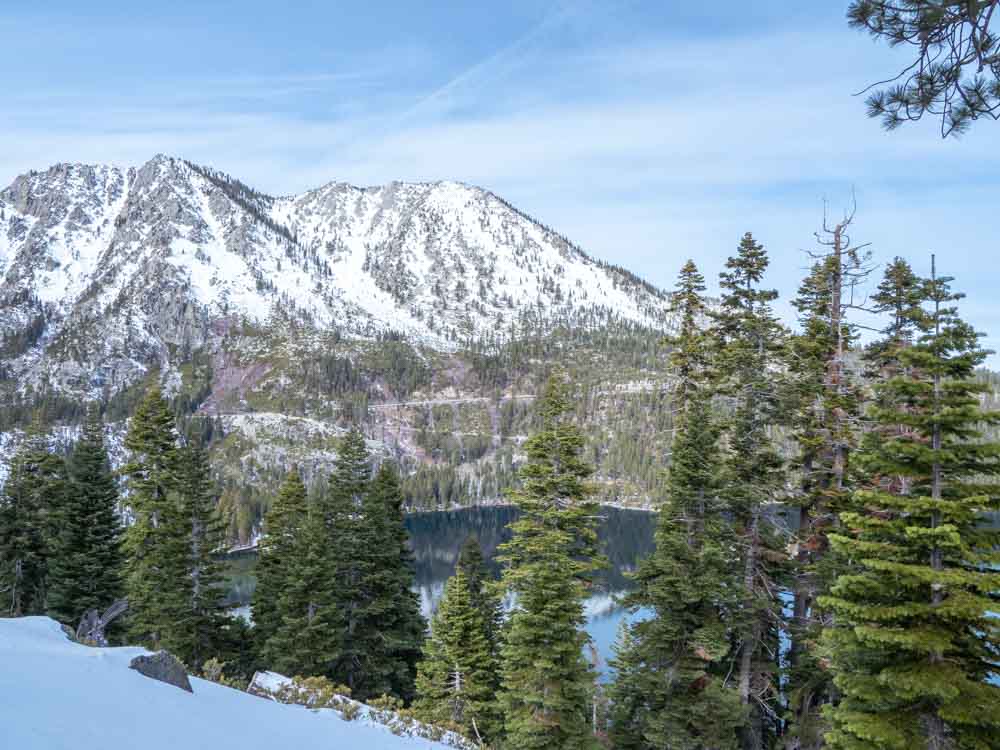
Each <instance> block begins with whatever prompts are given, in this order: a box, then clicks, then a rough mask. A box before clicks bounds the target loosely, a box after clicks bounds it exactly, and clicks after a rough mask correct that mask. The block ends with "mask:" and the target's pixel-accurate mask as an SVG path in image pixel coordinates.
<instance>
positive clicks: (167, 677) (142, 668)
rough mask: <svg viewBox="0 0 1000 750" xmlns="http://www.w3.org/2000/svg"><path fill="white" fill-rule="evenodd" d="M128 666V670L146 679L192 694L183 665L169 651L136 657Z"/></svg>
mask: <svg viewBox="0 0 1000 750" xmlns="http://www.w3.org/2000/svg"><path fill="white" fill-rule="evenodd" d="M128 666H129V669H134V670H135V671H136V672H138V673H139V674H141V675H144V676H146V677H150V678H152V679H154V680H159V681H160V682H165V683H167V684H168V685H173V686H174V687H179V688H180V689H181V690H187V691H188V692H189V693H193V692H194V691H193V690H192V689H191V681H190V680H189V679H188V676H187V670H185V669H184V665H183V664H181V663H180V660H178V658H177V657H176V656H174V655H173V654H171V653H170V652H169V651H157V652H156V653H155V654H152V655H151V656H137V657H135V658H134V659H133V660H132V661H131V662H129V665H128Z"/></svg>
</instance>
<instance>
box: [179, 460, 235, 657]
mask: <svg viewBox="0 0 1000 750" xmlns="http://www.w3.org/2000/svg"><path fill="white" fill-rule="evenodd" d="M177 478H178V486H177V491H178V496H179V508H178V511H179V512H177V513H176V514H175V515H174V516H172V517H171V518H170V519H169V521H168V526H170V527H171V529H172V533H173V534H174V535H175V540H174V541H173V543H172V545H171V546H176V547H178V548H179V554H178V557H177V560H176V565H175V567H176V568H177V570H178V574H179V575H180V576H181V580H182V581H183V582H184V585H183V587H181V588H180V589H179V591H180V592H181V593H182V597H181V598H180V599H179V600H178V601H177V602H176V603H171V604H172V608H174V609H175V611H176V614H175V620H174V622H173V624H172V626H171V628H170V630H169V631H168V634H167V635H165V637H164V645H166V646H167V648H169V649H170V650H171V651H172V652H173V653H174V654H175V655H176V656H177V657H178V658H180V659H181V660H182V661H183V662H184V663H185V664H187V665H188V666H190V667H192V668H194V669H200V668H201V665H202V664H203V663H204V662H205V661H206V660H207V659H209V658H211V657H213V656H217V655H218V654H220V653H222V652H223V651H224V650H225V648H226V638H225V624H226V619H227V618H226V615H225V605H224V595H225V589H224V587H223V585H222V577H223V576H222V567H221V564H220V563H219V561H218V560H217V559H216V558H215V557H214V554H213V553H215V552H216V551H217V550H218V549H219V548H220V547H221V545H222V538H223V534H222V522H221V519H220V518H219V516H218V514H217V512H216V496H217V495H216V489H215V486H214V482H213V481H212V477H211V469H210V467H209V463H208V454H207V453H206V452H205V450H204V449H203V448H202V447H200V446H197V445H192V444H188V445H185V446H184V447H183V448H181V449H180V451H179V452H178V472H177Z"/></svg>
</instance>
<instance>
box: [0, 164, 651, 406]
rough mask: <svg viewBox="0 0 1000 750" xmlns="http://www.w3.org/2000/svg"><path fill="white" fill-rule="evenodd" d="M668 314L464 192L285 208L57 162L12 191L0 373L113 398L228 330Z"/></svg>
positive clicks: (381, 330)
mask: <svg viewBox="0 0 1000 750" xmlns="http://www.w3.org/2000/svg"><path fill="white" fill-rule="evenodd" d="M665 311H666V300H665V297H664V295H663V294H662V293H661V292H659V291H658V290H656V289H654V288H653V287H650V286H649V285H647V284H645V283H644V282H642V281H641V280H640V279H638V278H636V277H634V276H632V275H631V274H629V273H628V272H626V271H624V270H622V269H619V268H616V267H612V266H608V265H606V264H602V263H598V262H596V261H594V260H593V259H591V258H589V257H588V256H587V255H586V254H584V253H583V251H582V250H580V249H579V248H577V247H576V246H574V245H572V244H571V243H570V242H569V241H568V240H566V239H565V238H564V237H562V236H560V235H559V234H557V233H555V232H554V231H552V230H551V229H549V228H548V227H546V226H544V225H542V224H540V223H538V222H536V221H534V220H533V219H531V218H530V217H528V216H526V215H525V214H523V213H521V212H519V211H517V210H516V209H514V208H513V207H512V206H510V205H509V204H507V203H506V202H505V201H503V200H502V199H500V198H499V197H497V196H496V195H494V194H493V193H490V192H489V191H486V190H482V189H480V188H476V187H473V186H469V185H463V184H459V183H454V182H437V183H398V182H395V183H391V184H389V185H386V186H382V187H372V188H359V187H354V186H352V185H346V184H343V183H330V184H328V185H326V186H324V187H322V188H318V189H316V190H312V191H309V192H307V193H303V194H301V195H297V196H291V197H287V198H273V197H271V196H268V195H265V194H263V193H259V192H257V191H254V190H252V189H251V188H249V187H248V186H246V185H244V184H242V183H240V182H239V181H237V180H235V179H233V178H231V177H229V176H228V175H223V174H221V173H218V172H214V171H212V170H209V169H206V168H203V167H199V166H198V165H195V164H191V163H189V162H186V161H183V160H181V159H174V158H170V157H166V156H157V157H155V158H154V159H152V160H150V161H149V162H147V163H146V164H144V165H142V166H141V167H138V168H131V169H127V170H123V169H119V168H116V167H108V166H87V165H81V164H59V165H56V166H54V167H52V168H50V169H48V170H46V171H44V172H32V173H29V174H26V175H22V176H21V177H18V178H17V179H16V180H15V181H14V182H13V184H11V185H10V186H9V187H8V188H6V189H0V367H2V368H3V370H2V372H3V373H5V377H6V379H7V380H9V381H17V382H18V384H19V386H18V387H19V388H20V389H23V388H26V387H28V386H32V387H35V388H45V389H54V390H56V391H61V392H63V393H67V394H72V395H73V396H75V397H79V396H86V397H89V398H97V397H100V395H101V394H102V393H107V391H109V390H110V391H111V392H112V393H113V392H115V391H118V390H120V389H121V388H123V387H125V386H127V385H128V384H130V383H132V382H135V381H136V380H137V379H140V378H141V377H142V376H143V375H144V374H145V373H146V372H148V371H149V370H150V368H153V367H158V368H159V369H160V371H161V372H163V373H166V372H168V371H170V370H173V369H175V368H176V367H177V366H178V365H179V364H180V363H181V362H182V361H183V359H184V356H185V354H188V353H190V352H192V351H194V350H197V349H199V348H201V347H204V346H206V345H210V344H211V343H212V340H213V333H212V331H213V325H215V324H217V323H219V322H220V321H234V320H235V321H250V322H253V323H255V324H259V325H263V324H264V323H266V322H274V321H276V320H283V321H286V322H289V321H292V322H294V323H296V324H298V325H305V326H307V327H311V328H314V329H315V330H318V331H327V332H328V331H337V332H338V334H340V335H344V336H347V337H353V338H360V339H368V340H370V339H373V338H376V337H378V336H380V335H384V334H386V333H388V332H397V333H402V334H404V335H406V336H407V337H408V338H410V339H411V340H413V341H417V342H421V343H424V344H426V345H428V346H431V347H432V348H436V349H439V350H450V349H454V348H455V347H456V346H457V345H458V344H459V343H461V342H462V341H466V340H468V339H469V338H470V337H482V336H494V337H495V336H503V335H508V334H510V333H511V332H512V331H513V330H514V329H515V328H516V327H517V326H519V325H524V324H526V323H527V322H529V321H530V322H531V324H532V325H536V324H541V323H544V321H545V320H547V319H555V318H557V317H558V318H559V319H561V320H566V319H567V317H569V318H572V319H574V320H579V321H580V322H581V324H584V323H586V322H587V321H589V322H591V323H593V322H595V321H598V320H599V319H605V318H607V317H608V316H612V317H616V318H619V319H622V320H627V321H632V322H635V323H640V324H644V325H650V326H653V327H657V326H662V325H664V324H665V320H666V317H665V316H666V312H665ZM2 379H3V378H2V377H0V380H2Z"/></svg>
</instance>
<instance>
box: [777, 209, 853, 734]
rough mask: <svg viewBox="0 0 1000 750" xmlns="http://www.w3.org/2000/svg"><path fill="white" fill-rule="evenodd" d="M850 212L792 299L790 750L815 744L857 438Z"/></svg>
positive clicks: (831, 231) (824, 240) (825, 694)
mask: <svg viewBox="0 0 1000 750" xmlns="http://www.w3.org/2000/svg"><path fill="white" fill-rule="evenodd" d="M852 220H853V214H848V215H847V216H845V217H844V218H843V219H842V220H841V221H839V222H838V223H837V224H835V225H833V226H829V225H828V224H827V223H826V221H825V220H824V224H823V230H824V232H825V235H819V234H818V235H817V237H818V238H819V242H820V244H821V246H822V247H823V252H821V253H819V254H818V255H817V254H814V257H816V258H817V260H816V262H815V263H814V264H813V266H812V268H811V269H810V273H809V275H808V276H807V277H806V278H805V280H804V281H803V282H802V285H801V286H800V288H799V294H798V296H797V297H796V298H795V299H794V300H793V301H792V305H793V307H795V309H796V310H797V311H798V313H799V322H800V325H801V332H800V333H798V334H797V335H795V336H793V337H791V339H790V342H789V354H790V356H789V361H788V372H789V373H790V386H791V387H790V388H789V392H790V395H791V403H790V404H789V409H788V411H789V412H790V413H791V415H792V416H791V419H790V420H789V421H790V423H791V427H792V430H793V432H792V436H793V438H794V440H795V443H796V444H797V451H796V455H795V457H794V459H793V461H794V467H795V468H796V469H797V471H798V474H799V477H800V479H799V490H798V492H796V493H795V494H794V495H793V497H792V503H793V504H794V505H796V506H797V507H798V524H797V529H796V535H795V539H794V543H793V545H792V547H791V548H792V550H793V551H794V554H793V558H792V565H791V570H790V573H791V575H790V588H791V594H792V612H791V617H790V618H789V621H788V635H789V639H790V647H789V652H788V671H787V673H786V675H785V693H786V695H787V703H788V726H787V727H786V729H785V733H784V743H785V746H786V747H787V748H788V749H789V750H809V749H810V748H818V747H819V746H820V745H821V744H822V734H823V723H822V721H821V718H820V706H821V705H822V704H823V703H825V702H826V701H828V700H829V697H830V688H831V685H830V681H829V673H828V672H827V671H826V670H824V669H822V668H821V667H820V665H819V662H818V660H817V656H816V653H815V644H816V642H817V640H818V635H819V629H820V623H821V622H822V620H823V613H822V612H820V610H819V609H818V608H817V606H816V600H817V597H819V596H821V595H822V594H824V593H826V590H827V588H828V587H829V585H830V583H831V582H832V578H833V576H834V575H835V573H836V565H837V562H836V559H835V557H834V556H831V555H829V554H828V551H829V542H828V541H827V534H828V533H829V532H830V531H831V529H832V528H833V527H834V525H835V523H836V518H837V515H836V514H837V512H838V510H840V509H842V507H843V503H844V500H845V498H846V496H847V494H848V491H849V488H848V476H849V474H848V469H849V460H850V455H851V453H852V451H853V450H854V448H855V445H856V442H857V433H858V423H859V421H860V420H859V417H860V408H861V407H860V404H861V388H860V383H859V381H858V378H856V377H855V376H854V375H853V373H852V372H851V371H850V369H849V368H848V367H847V366H846V362H847V359H848V357H849V356H850V355H851V353H852V351H853V348H854V344H855V341H856V339H857V333H856V330H855V328H856V327H855V326H854V324H853V323H852V321H851V320H850V317H849V315H850V313H851V311H852V310H854V309H856V304H855V302H854V300H855V299H856V298H857V295H856V294H855V289H856V287H857V286H858V285H859V284H860V283H861V282H862V281H864V279H865V278H866V277H867V276H868V273H869V270H870V269H869V267H868V258H869V256H868V254H867V253H866V252H864V251H862V249H861V248H859V247H857V246H855V245H853V244H852V243H851V241H850V238H849V236H848V233H847V232H848V230H849V228H850V225H851V222H852Z"/></svg>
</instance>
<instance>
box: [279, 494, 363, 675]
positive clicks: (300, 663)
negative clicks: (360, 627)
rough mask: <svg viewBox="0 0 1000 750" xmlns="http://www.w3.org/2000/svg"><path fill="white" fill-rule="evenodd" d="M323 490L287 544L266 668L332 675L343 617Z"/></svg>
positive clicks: (285, 672) (294, 672)
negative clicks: (284, 577) (336, 593)
mask: <svg viewBox="0 0 1000 750" xmlns="http://www.w3.org/2000/svg"><path fill="white" fill-rule="evenodd" d="M330 553H331V546H330V534H329V528H328V526H327V512H326V503H325V493H323V495H321V496H319V497H316V498H314V499H313V500H312V502H310V503H309V506H308V512H307V515H306V520H305V523H304V525H303V530H302V534H301V536H300V537H299V538H297V539H296V540H294V542H293V543H292V545H291V546H290V548H289V559H288V564H287V573H288V578H287V582H286V584H285V587H284V588H283V589H282V590H281V591H280V592H279V596H278V611H279V612H280V614H281V621H280V623H279V624H278V625H277V627H276V628H275V632H274V635H272V636H271V637H270V638H268V640H267V641H266V642H265V644H264V652H263V657H264V661H265V663H266V664H267V665H268V667H269V668H270V669H274V670H276V671H278V672H282V673H284V674H288V675H296V676H320V675H323V676H327V677H331V676H332V670H331V664H332V662H333V660H334V659H335V658H336V656H337V653H338V648H339V645H340V640H341V637H342V636H341V631H342V623H343V619H342V617H341V616H340V613H339V612H338V611H337V608H336V606H335V604H334V590H333V588H334V585H335V583H336V582H335V578H334V568H333V564H332V561H331V559H330Z"/></svg>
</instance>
